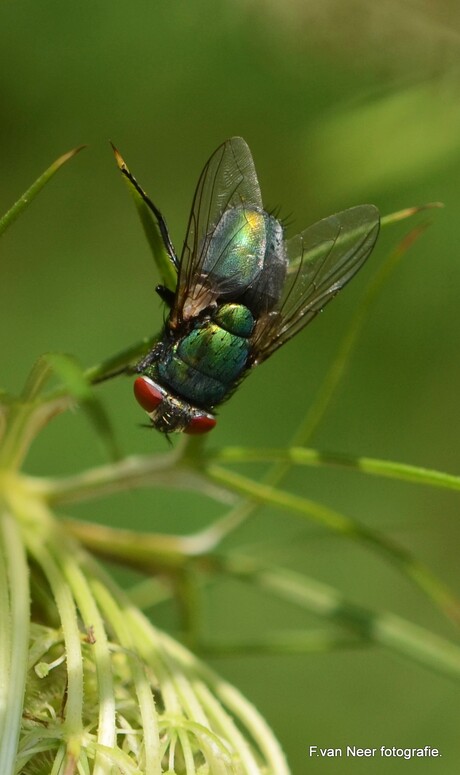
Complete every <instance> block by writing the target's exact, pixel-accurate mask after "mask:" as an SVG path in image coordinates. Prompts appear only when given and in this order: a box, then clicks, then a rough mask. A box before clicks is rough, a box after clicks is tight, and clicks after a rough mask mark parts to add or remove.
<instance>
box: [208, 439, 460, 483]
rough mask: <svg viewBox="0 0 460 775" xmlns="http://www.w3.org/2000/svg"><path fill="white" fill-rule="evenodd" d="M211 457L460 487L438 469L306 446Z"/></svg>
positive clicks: (211, 455)
mask: <svg viewBox="0 0 460 775" xmlns="http://www.w3.org/2000/svg"><path fill="white" fill-rule="evenodd" d="M208 459H209V460H211V461H212V462H215V463H269V462H270V463H287V464H289V465H295V466H313V467H314V468H319V467H321V466H335V467H339V468H351V469H353V470H355V471H360V472H361V473H364V474H370V475H372V476H378V477H383V478H386V479H393V480H396V481H403V482H413V483H414V484H424V485H427V486H430V487H440V488H442V489H446V490H460V476H458V475H456V474H446V473H444V472H443V471H436V470H435V469H430V468H422V467H420V466H413V465H408V464H407V463H398V462H396V461H392V460H379V459H378V458H371V457H365V456H357V457H355V456H354V455H345V454H342V453H339V452H321V451H318V450H316V449H308V448H305V447H290V448H288V449H276V448H271V449H270V448H266V449H251V448H248V447H224V448H222V449H218V450H213V451H210V452H208Z"/></svg>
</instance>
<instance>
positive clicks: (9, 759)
mask: <svg viewBox="0 0 460 775" xmlns="http://www.w3.org/2000/svg"><path fill="white" fill-rule="evenodd" d="M0 532H1V538H0V544H1V548H0V554H1V555H2V556H0V565H1V570H0V582H1V583H2V584H5V587H4V589H3V591H2V593H1V594H0V604H1V611H0V621H1V624H2V630H1V638H2V643H1V647H0V652H2V657H1V658H0V700H1V702H0V741H1V743H0V772H1V773H2V775H14V773H15V771H16V770H15V761H16V751H17V745H18V740H19V733H20V729H21V723H22V704H23V699H24V690H25V682H26V675H27V654H28V647H29V623H30V604H29V595H30V592H29V580H28V569H27V562H26V557H25V552H24V546H23V544H22V541H21V536H20V531H19V530H18V526H17V524H16V522H15V520H14V519H13V517H12V516H11V515H10V514H8V513H7V512H4V513H3V514H2V515H1V524H0ZM2 561H3V562H2ZM3 627H4V629H3Z"/></svg>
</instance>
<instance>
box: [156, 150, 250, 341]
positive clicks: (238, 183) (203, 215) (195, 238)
mask: <svg viewBox="0 0 460 775" xmlns="http://www.w3.org/2000/svg"><path fill="white" fill-rule="evenodd" d="M238 206H240V207H241V206H247V207H248V209H250V208H259V209H262V197H261V193H260V187H259V182H258V180H257V175H256V171H255V167H254V162H253V159H252V156H251V152H250V150H249V148H248V146H247V144H246V143H245V141H244V140H243V139H242V138H241V137H232V138H231V139H230V140H226V142H225V143H223V144H222V145H221V146H219V148H217V150H216V151H214V153H213V154H212V156H211V158H210V159H209V161H208V162H207V163H206V165H205V167H204V169H203V171H202V173H201V175H200V179H199V181H198V185H197V187H196V191H195V195H194V198H193V204H192V210H191V213H190V218H189V222H188V227H187V234H186V238H185V243H184V248H183V251H182V256H181V260H180V267H179V278H178V285H177V290H176V298H175V301H174V305H173V309H172V313H171V325H172V326H173V327H174V326H175V325H177V323H178V322H180V320H181V319H182V311H183V309H184V305H186V303H187V300H189V299H190V298H192V299H193V300H194V304H195V307H199V306H200V304H199V299H198V301H197V294H198V295H199V293H200V287H201V285H200V278H201V276H202V267H203V263H204V260H205V258H206V254H207V251H208V248H209V244H210V242H211V239H212V236H213V234H214V232H215V230H216V228H217V227H218V225H219V223H220V221H221V219H222V217H223V215H224V213H225V212H226V211H227V210H228V209H229V208H232V207H238ZM218 260H219V257H216V261H218ZM207 272H208V273H209V267H208V268H207ZM215 291H216V293H218V291H219V289H218V288H216V289H215ZM203 306H206V304H205V303H204V302H203V304H202V305H201V307H203Z"/></svg>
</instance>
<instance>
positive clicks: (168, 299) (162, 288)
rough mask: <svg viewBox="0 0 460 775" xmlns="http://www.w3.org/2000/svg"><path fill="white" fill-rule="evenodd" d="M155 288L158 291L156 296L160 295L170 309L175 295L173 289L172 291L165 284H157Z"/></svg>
mask: <svg viewBox="0 0 460 775" xmlns="http://www.w3.org/2000/svg"><path fill="white" fill-rule="evenodd" d="M155 290H156V292H157V293H158V296H159V297H160V299H161V301H163V302H164V303H165V304H166V306H167V307H169V308H170V309H171V307H172V305H173V303H174V296H175V293H174V291H172V290H171V289H170V288H167V287H166V285H157V287H156V288H155Z"/></svg>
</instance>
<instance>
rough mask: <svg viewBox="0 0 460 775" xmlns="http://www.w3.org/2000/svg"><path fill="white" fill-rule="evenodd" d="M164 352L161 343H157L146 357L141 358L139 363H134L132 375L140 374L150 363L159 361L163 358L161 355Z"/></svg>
mask: <svg viewBox="0 0 460 775" xmlns="http://www.w3.org/2000/svg"><path fill="white" fill-rule="evenodd" d="M164 350H165V346H164V344H163V342H158V343H157V344H156V345H155V346H154V347H153V348H152V349H151V350H150V352H149V353H147V355H146V356H145V357H144V358H142V360H140V361H139V363H136V365H135V366H134V368H133V373H134V374H142V372H144V371H145V370H146V369H147V368H148V367H149V366H151V365H152V363H156V361H159V360H160V359H161V358H162V357H163V353H164Z"/></svg>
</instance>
